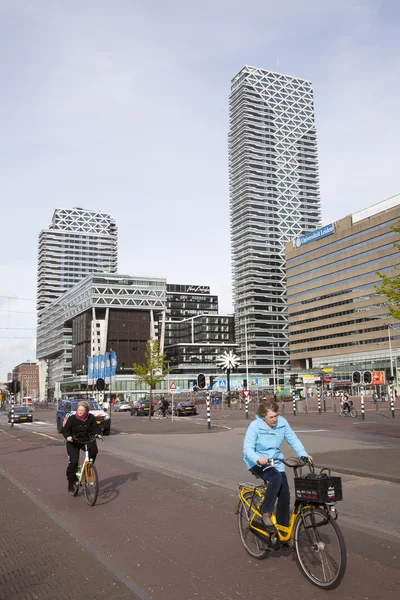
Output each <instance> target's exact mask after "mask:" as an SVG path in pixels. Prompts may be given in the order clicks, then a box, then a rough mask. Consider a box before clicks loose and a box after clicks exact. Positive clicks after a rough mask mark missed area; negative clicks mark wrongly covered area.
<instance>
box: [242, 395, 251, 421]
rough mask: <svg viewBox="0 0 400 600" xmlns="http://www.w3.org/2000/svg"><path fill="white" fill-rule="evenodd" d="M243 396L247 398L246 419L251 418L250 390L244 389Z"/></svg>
mask: <svg viewBox="0 0 400 600" xmlns="http://www.w3.org/2000/svg"><path fill="white" fill-rule="evenodd" d="M243 396H244V397H245V398H246V419H248V418H249V396H250V390H243Z"/></svg>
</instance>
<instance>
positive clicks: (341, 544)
mask: <svg viewBox="0 0 400 600" xmlns="http://www.w3.org/2000/svg"><path fill="white" fill-rule="evenodd" d="M294 545H295V550H296V561H297V564H298V566H299V569H300V571H301V572H302V573H303V574H304V575H305V577H306V578H307V579H309V580H310V581H311V583H313V584H314V585H316V586H317V587H319V588H322V589H325V590H331V589H333V588H336V587H337V586H338V585H339V583H340V582H341V581H342V579H343V575H344V573H345V570H346V562H347V555H346V544H345V541H344V538H343V534H342V532H341V531H340V528H339V526H338V524H337V523H336V521H334V520H333V519H331V518H330V517H329V515H328V513H327V512H326V511H325V510H323V509H321V508H308V509H306V510H304V511H303V513H302V514H300V515H299V516H298V518H297V521H296V525H295V530H294Z"/></svg>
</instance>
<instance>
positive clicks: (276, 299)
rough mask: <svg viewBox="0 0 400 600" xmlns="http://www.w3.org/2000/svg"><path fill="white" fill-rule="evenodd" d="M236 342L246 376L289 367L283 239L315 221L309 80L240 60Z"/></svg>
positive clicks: (234, 115) (233, 207)
mask: <svg viewBox="0 0 400 600" xmlns="http://www.w3.org/2000/svg"><path fill="white" fill-rule="evenodd" d="M229 108H230V129H229V185H230V230H231V254H232V271H233V295H234V310H235V328H236V342H237V343H238V344H239V353H240V356H241V359H242V364H244V360H245V346H246V330H247V348H248V360H249V368H250V371H251V374H252V375H254V374H256V373H259V374H263V375H267V377H269V378H270V381H271V382H272V377H273V373H272V369H273V363H274V362H275V365H276V369H277V381H279V382H280V383H283V373H284V371H285V370H288V369H289V347H288V317H287V298H286V274H285V244H286V242H288V241H289V240H292V239H294V238H295V237H298V236H300V235H303V234H305V233H307V232H310V231H313V230H314V229H316V228H317V227H318V226H319V224H320V197H319V177H318V157H317V137H316V129H315V122H314V102H313V90H312V84H311V82H310V81H306V80H304V79H300V78H298V77H291V76H288V75H282V74H280V73H274V72H271V71H266V70H263V69H258V68H255V67H250V66H245V67H243V69H242V70H241V71H240V72H239V73H238V74H237V75H236V76H235V77H234V78H233V80H232V86H231V94H230V99H229Z"/></svg>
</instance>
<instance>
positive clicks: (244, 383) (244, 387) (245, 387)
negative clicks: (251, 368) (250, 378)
mask: <svg viewBox="0 0 400 600" xmlns="http://www.w3.org/2000/svg"><path fill="white" fill-rule="evenodd" d="M243 389H244V390H247V379H243Z"/></svg>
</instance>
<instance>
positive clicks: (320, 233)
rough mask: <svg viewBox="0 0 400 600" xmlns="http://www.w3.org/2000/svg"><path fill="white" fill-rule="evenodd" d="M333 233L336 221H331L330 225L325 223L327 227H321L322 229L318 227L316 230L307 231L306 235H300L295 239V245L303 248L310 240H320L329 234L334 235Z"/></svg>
mask: <svg viewBox="0 0 400 600" xmlns="http://www.w3.org/2000/svg"><path fill="white" fill-rule="evenodd" d="M332 233H335V224H334V223H330V225H325V227H321V228H320V229H316V230H315V231H311V232H310V233H306V235H302V236H301V237H298V238H297V239H296V240H295V241H294V245H295V247H296V248H301V247H302V246H305V245H306V244H309V243H310V242H315V240H320V239H321V238H323V237H326V236H327V235H332Z"/></svg>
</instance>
